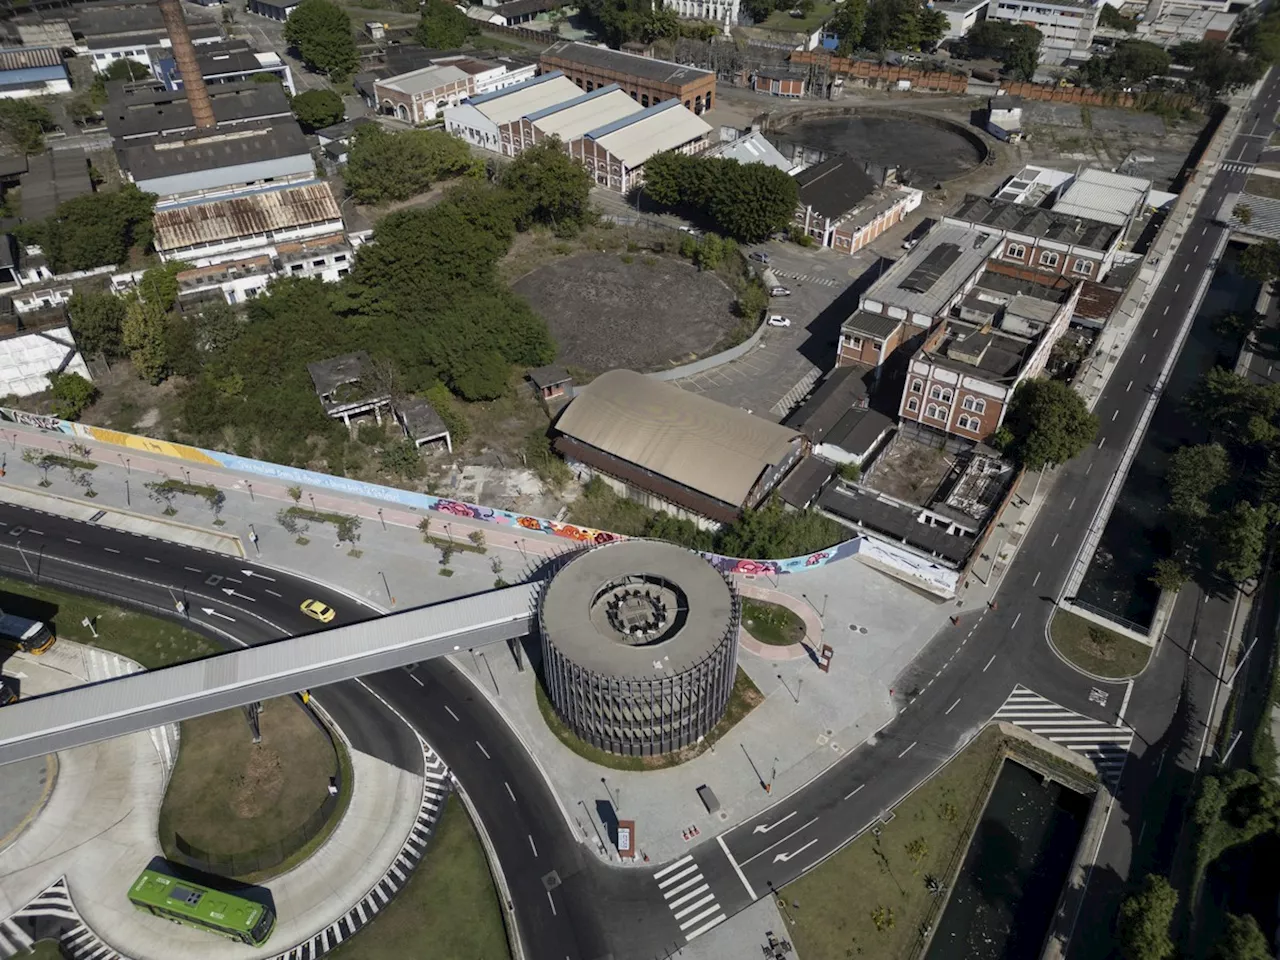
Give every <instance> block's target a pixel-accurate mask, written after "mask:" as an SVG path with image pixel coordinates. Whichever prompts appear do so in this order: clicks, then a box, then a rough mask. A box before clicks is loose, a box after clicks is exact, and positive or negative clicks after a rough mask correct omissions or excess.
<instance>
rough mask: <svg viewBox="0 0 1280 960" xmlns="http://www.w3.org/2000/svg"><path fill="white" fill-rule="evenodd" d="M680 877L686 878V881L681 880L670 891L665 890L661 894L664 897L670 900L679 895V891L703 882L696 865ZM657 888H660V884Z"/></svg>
mask: <svg viewBox="0 0 1280 960" xmlns="http://www.w3.org/2000/svg"><path fill="white" fill-rule="evenodd" d="M690 874H691V875H690ZM680 876H681V877H685V876H688V879H686V880H682V881H681V882H680V883H677V884H676V885H675V886H674V887H672V888H671V889H670V890H667V891H666V892H665V893H663V896H664V897H666V898H668V899H670V898H671V897H673V896H675V895H676V894H677V893H679V892H680V891H681V890H688V889H689V888H690V887H692V886H693V885H694V884H695V883H702V882H703V877H702V871H701V870H699V869H698V865H697V864H696V863H695V864H693V866H691V867H689V869H688V870H687V871H685V873H682V874H680ZM668 879H670V878H668ZM677 879H679V878H677ZM659 886H661V884H659Z"/></svg>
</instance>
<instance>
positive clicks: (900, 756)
mask: <svg viewBox="0 0 1280 960" xmlns="http://www.w3.org/2000/svg"><path fill="white" fill-rule="evenodd" d="M919 742H920V741H919V740H912V741H911V746H909V747H907V749H905V750H903V751H902V752H901V753H900V754H898V759H899V760H901V759H902V758H903V757H905V756H906V755H907V754H908V753H910V752H911V750H912V748H914V747H915V745H916V744H917V743H919ZM817 842H818V841H816V840H815V841H814V843H817ZM796 852H797V853H798V852H799V851H796Z"/></svg>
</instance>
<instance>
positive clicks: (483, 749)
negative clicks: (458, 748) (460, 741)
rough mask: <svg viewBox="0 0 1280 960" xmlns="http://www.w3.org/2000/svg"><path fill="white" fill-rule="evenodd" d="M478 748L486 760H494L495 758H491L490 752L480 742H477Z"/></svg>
mask: <svg viewBox="0 0 1280 960" xmlns="http://www.w3.org/2000/svg"><path fill="white" fill-rule="evenodd" d="M476 746H477V747H479V748H480V752H481V753H483V754H484V758H485V759H486V760H492V759H493V757H491V756H489V751H488V750H486V749H485V748H484V744H483V743H481V742H480V741H479V740H477V741H476Z"/></svg>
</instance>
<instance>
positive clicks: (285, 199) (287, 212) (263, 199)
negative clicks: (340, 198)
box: [155, 183, 342, 250]
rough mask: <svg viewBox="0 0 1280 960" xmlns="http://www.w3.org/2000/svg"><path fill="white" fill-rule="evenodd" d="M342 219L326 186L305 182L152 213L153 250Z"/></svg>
mask: <svg viewBox="0 0 1280 960" xmlns="http://www.w3.org/2000/svg"><path fill="white" fill-rule="evenodd" d="M341 219H342V213H341V211H339V209H338V203H337V201H336V200H334V198H333V191H331V190H330V189H329V186H328V184H325V183H308V184H303V185H302V186H298V187H286V188H284V189H282V190H272V191H270V192H267V193H257V194H253V195H250V196H246V197H231V198H229V199H226V200H214V201H212V202H210V203H198V204H193V205H191V206H187V207H173V208H170V209H167V210H158V211H156V215H155V231H156V248H157V249H158V250H180V249H183V248H185V247H192V246H195V245H197V244H202V243H218V242H220V241H223V240H234V239H235V238H237V237H249V236H253V235H255V234H271V233H274V232H276V231H279V230H286V229H288V228H290V227H304V226H307V225H309V224H314V223H325V222H327V221H330V220H341Z"/></svg>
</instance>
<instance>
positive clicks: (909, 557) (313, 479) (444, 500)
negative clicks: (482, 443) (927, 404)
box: [0, 407, 959, 595]
mask: <svg viewBox="0 0 1280 960" xmlns="http://www.w3.org/2000/svg"><path fill="white" fill-rule="evenodd" d="M0 420H7V421H9V422H11V423H17V424H21V425H23V426H26V427H34V428H36V429H39V430H45V431H50V432H54V433H62V434H66V435H68V436H71V437H75V438H77V439H78V440H89V441H93V442H95V443H102V444H109V445H111V446H114V447H119V448H123V449H124V450H136V451H138V452H145V453H152V454H159V455H161V456H166V457H174V458H176V459H179V460H186V461H188V462H190V463H198V464H202V465H205V466H217V467H222V468H224V469H227V470H234V471H236V472H237V473H243V474H251V475H253V476H259V477H269V478H271V479H273V480H279V481H281V482H283V483H287V484H289V485H291V486H294V485H296V486H305V487H313V488H315V489H322V490H330V491H333V492H334V493H344V494H347V495H349V496H355V497H367V498H369V499H371V500H382V501H384V502H388V503H395V504H398V505H400V506H402V507H408V508H410V509H415V510H430V511H433V512H436V513H443V514H449V515H451V516H455V517H464V518H466V519H469V520H478V521H480V522H483V523H492V524H495V525H497V526H502V527H509V528H511V529H517V530H528V531H529V532H530V533H541V534H546V535H549V536H554V537H563V538H564V539H566V540H572V541H574V542H576V543H609V542H610V541H613V540H622V539H625V538H624V537H623V536H622V535H620V534H616V533H610V532H609V531H607V530H596V529H593V528H591V527H580V526H576V525H574V524H572V523H561V522H559V521H556V520H547V519H545V518H542V517H532V516H528V515H526V514H520V513H511V512H509V511H506V510H499V509H497V508H495V507H486V506H481V505H480V504H475V503H464V502H462V501H461V500H452V499H450V498H448V497H437V496H434V495H432V494H429V493H417V492H415V491H412V490H400V489H398V488H396V487H385V486H382V485H380V484H376V483H365V482H364V481H362V480H352V479H350V478H348V477H335V476H333V475H331V474H328V473H318V472H316V471H314V470H303V469H302V468H300V467H289V466H285V465H283V464H279V463H269V462H267V461H264V460H254V459H252V458H250V457H241V456H237V455H235V454H233V453H222V452H220V451H217V450H204V449H201V448H199V447H191V446H187V445H186V444H181V443H172V442H170V441H167V440H153V439H151V438H150V437H140V436H137V435H135V434H131V433H121V432H120V431H118V430H107V429H105V428H103V427H95V426H91V425H89V424H84V423H72V422H70V421H67V420H59V419H58V418H56V417H50V416H45V415H43V414H33V413H27V412H25V411H22V410H14V409H11V408H8V407H0ZM859 554H867V555H868V556H870V557H871V558H872V559H874V560H876V561H877V562H878V563H880V564H883V565H885V566H888V567H891V568H893V569H896V570H899V571H901V572H902V573H903V574H904V575H905V576H907V577H909V578H911V579H913V580H916V581H918V582H920V583H921V584H922V585H925V586H928V587H929V588H930V589H933V590H934V591H935V592H942V593H944V595H954V593H955V588H956V582H957V580H958V577H959V575H958V573H956V571H954V570H948V569H947V568H945V567H941V566H939V565H937V564H931V563H929V562H928V561H926V560H924V559H923V558H921V557H918V556H916V555H915V554H911V553H908V552H907V551H904V550H901V549H899V548H897V547H894V546H893V545H892V544H889V543H885V542H884V541H881V540H879V539H878V538H874V537H867V536H860V537H855V538H854V539H852V540H846V541H844V542H843V543H839V544H836V545H835V546H834V547H829V548H828V549H826V550H819V551H818V552H816V553H810V554H806V555H805V556H802V557H788V558H787V559H785V560H751V559H745V558H742V557H722V556H719V555H717V554H710V553H708V554H704V556H705V557H706V558H707V559H708V560H709V561H711V563H712V564H713V565H714V566H715V567H716V569H718V570H720V571H721V572H722V573H725V574H739V575H742V576H769V577H774V578H777V577H780V576H785V575H788V574H793V573H803V572H804V571H806V570H813V569H815V568H817V567H822V566H826V565H827V564H829V563H834V562H836V561H837V560H844V559H848V558H852V557H856V556H858V555H859ZM948 574H949V575H950V576H949V577H948Z"/></svg>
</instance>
